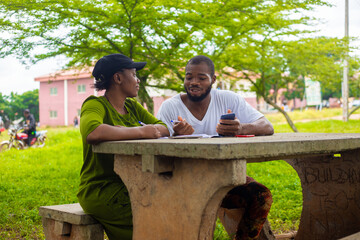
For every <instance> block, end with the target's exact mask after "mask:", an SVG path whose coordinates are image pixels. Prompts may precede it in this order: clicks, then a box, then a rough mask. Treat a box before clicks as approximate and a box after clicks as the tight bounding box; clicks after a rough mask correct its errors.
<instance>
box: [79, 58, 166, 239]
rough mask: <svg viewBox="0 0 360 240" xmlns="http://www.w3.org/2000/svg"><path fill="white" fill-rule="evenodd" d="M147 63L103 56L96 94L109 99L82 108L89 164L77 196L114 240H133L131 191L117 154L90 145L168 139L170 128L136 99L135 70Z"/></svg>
mask: <svg viewBox="0 0 360 240" xmlns="http://www.w3.org/2000/svg"><path fill="white" fill-rule="evenodd" d="M145 64H146V62H133V61H132V60H131V59H130V58H128V57H127V56H125V55H122V54H111V55H107V56H104V57H102V58H101V59H100V60H98V61H97V63H96V64H95V67H94V70H93V72H92V75H93V76H94V77H95V79H96V82H95V88H96V90H98V91H100V90H105V94H104V96H100V97H95V96H90V97H88V98H87V99H86V100H85V101H84V103H83V105H82V107H81V115H80V132H81V136H82V142H83V160H84V163H83V166H82V169H81V173H80V187H79V192H78V195H77V197H78V199H79V203H80V205H81V207H82V208H83V209H84V211H85V212H86V213H88V214H90V215H91V216H92V217H94V218H95V219H96V220H98V221H99V222H100V223H101V224H102V225H103V227H104V229H105V232H106V234H107V236H108V237H109V239H110V240H120V239H121V240H130V239H132V232H133V223H132V212H131V205H130V198H129V192H128V190H127V189H126V187H125V184H124V183H123V181H122V180H121V178H120V177H119V176H118V175H117V174H116V173H115V172H114V155H113V154H100V153H94V152H93V151H92V147H91V144H97V143H100V142H104V141H111V140H126V139H153V138H159V137H162V136H169V131H168V129H167V128H166V125H165V124H164V123H163V122H161V121H160V120H158V119H156V118H155V117H154V116H153V115H152V114H151V113H149V112H148V111H147V110H146V109H145V108H144V107H143V106H141V104H140V103H138V102H137V101H136V99H135V97H136V96H137V95H138V91H139V84H140V80H139V79H138V78H137V76H136V71H137V70H140V69H142V68H143V67H144V66H145ZM139 121H140V122H139Z"/></svg>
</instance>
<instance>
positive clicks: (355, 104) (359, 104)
mask: <svg viewBox="0 0 360 240" xmlns="http://www.w3.org/2000/svg"><path fill="white" fill-rule="evenodd" d="M352 106H353V107H358V106H360V100H359V99H357V100H354V101H353V102H352Z"/></svg>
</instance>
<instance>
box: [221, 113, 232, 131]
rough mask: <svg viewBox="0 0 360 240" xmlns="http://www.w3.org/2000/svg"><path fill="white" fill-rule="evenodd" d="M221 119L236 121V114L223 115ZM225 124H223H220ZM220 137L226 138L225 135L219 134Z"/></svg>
mask: <svg viewBox="0 0 360 240" xmlns="http://www.w3.org/2000/svg"><path fill="white" fill-rule="evenodd" d="M220 119H226V120H234V119H235V113H227V114H223V115H221V117H220ZM220 124H223V123H220ZM219 137H224V135H222V134H219Z"/></svg>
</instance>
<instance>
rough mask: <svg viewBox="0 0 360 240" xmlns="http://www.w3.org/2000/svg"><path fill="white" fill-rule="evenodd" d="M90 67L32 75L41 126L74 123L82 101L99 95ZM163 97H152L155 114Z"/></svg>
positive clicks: (78, 114)
mask: <svg viewBox="0 0 360 240" xmlns="http://www.w3.org/2000/svg"><path fill="white" fill-rule="evenodd" d="M91 72H92V69H82V70H65V71H58V72H55V73H52V74H48V75H45V76H40V77H37V78H35V81H37V82H40V89H39V118H40V124H41V125H42V126H68V125H73V122H74V118H75V117H78V118H79V116H80V109H81V104H82V103H83V101H84V100H85V99H86V98H87V97H88V96H90V95H95V96H101V95H103V94H104V92H103V91H100V92H97V91H96V90H95V89H94V88H92V84H94V78H93V77H92V75H91ZM164 100H165V98H164V97H153V101H154V113H155V115H156V113H157V111H158V110H159V108H160V105H161V103H162V102H163V101H164Z"/></svg>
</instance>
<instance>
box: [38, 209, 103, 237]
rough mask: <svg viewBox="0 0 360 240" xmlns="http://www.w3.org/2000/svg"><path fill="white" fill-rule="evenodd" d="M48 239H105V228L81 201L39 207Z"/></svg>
mask: <svg viewBox="0 0 360 240" xmlns="http://www.w3.org/2000/svg"><path fill="white" fill-rule="evenodd" d="M39 215H40V216H41V217H42V224H43V228H44V234H45V239H47V240H65V239H66V240H75V239H76V240H85V239H86V240H88V239H92V240H103V239H104V230H103V227H102V226H101V224H99V223H98V222H97V221H96V220H95V219H94V218H92V217H91V216H89V215H87V214H86V213H84V211H83V209H82V208H81V206H80V204H79V203H74V204H65V205H55V206H43V207H40V208H39Z"/></svg>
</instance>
